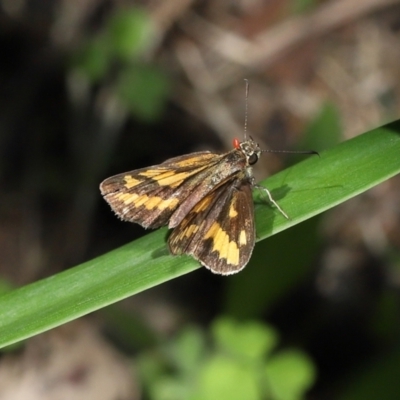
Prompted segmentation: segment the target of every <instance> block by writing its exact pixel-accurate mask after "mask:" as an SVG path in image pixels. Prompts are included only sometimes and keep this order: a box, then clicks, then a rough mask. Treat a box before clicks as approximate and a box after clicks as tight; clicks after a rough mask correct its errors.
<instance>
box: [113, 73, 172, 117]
mask: <svg viewBox="0 0 400 400" xmlns="http://www.w3.org/2000/svg"><path fill="white" fill-rule="evenodd" d="M116 90H117V93H118V95H119V98H120V99H121V101H122V102H123V103H124V104H125V105H126V106H127V107H128V109H129V110H131V111H132V112H133V113H134V114H135V115H137V116H138V117H140V118H142V119H144V120H146V121H153V120H155V119H157V118H158V117H159V116H160V115H161V113H162V111H163V110H164V106H165V103H166V100H167V95H168V91H169V83H168V80H167V79H166V77H165V76H164V75H163V74H162V73H161V72H160V71H159V70H158V69H156V68H154V67H151V66H149V65H143V66H139V65H135V66H129V67H128V68H125V69H124V70H122V71H121V72H120V74H119V75H118V80H117V86H116Z"/></svg>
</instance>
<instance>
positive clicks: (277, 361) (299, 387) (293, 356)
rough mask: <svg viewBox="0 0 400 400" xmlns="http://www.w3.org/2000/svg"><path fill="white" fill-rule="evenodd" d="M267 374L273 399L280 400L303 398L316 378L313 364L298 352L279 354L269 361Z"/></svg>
mask: <svg viewBox="0 0 400 400" xmlns="http://www.w3.org/2000/svg"><path fill="white" fill-rule="evenodd" d="M266 374H267V381H268V382H269V384H270V387H271V391H272V393H273V398H276V399H280V400H299V399H301V398H303V395H304V393H305V392H306V391H307V390H308V389H309V388H310V387H311V386H312V385H313V383H314V381H315V377H316V373H315V369H314V365H313V363H312V362H311V360H310V359H309V358H308V357H307V356H306V355H305V354H304V353H302V352H300V351H298V350H286V351H281V352H279V353H278V354H277V355H276V356H274V357H273V358H271V359H270V360H269V361H268V363H267V366H266Z"/></svg>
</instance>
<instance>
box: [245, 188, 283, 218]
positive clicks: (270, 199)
mask: <svg viewBox="0 0 400 400" xmlns="http://www.w3.org/2000/svg"><path fill="white" fill-rule="evenodd" d="M253 187H255V188H256V189H259V190H261V191H262V192H264V193H267V196H268V198H269V201H270V202H271V203H272V204H273V205H274V206H275V207H276V208H277V209H278V210H279V211H280V213H281V214H282V215H283V216H284V217H285V218H286V219H290V218H289V217H288V215H287V214H286V213H285V211H283V210H282V208H280V207H279V204H278V203H277V202H276V201H275V200H274V199H273V197H272V195H271V192H270V191H269V190H268V189H267V188H266V187H264V186H261V185H253Z"/></svg>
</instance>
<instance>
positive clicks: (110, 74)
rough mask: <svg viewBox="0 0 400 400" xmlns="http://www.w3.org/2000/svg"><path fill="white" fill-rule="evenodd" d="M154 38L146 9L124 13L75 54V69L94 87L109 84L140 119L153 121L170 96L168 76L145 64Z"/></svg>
mask: <svg viewBox="0 0 400 400" xmlns="http://www.w3.org/2000/svg"><path fill="white" fill-rule="evenodd" d="M154 37H155V32H154V29H153V26H152V22H151V20H150V18H149V16H148V15H147V13H146V12H145V11H144V10H142V9H140V8H137V7H134V8H129V9H126V10H123V11H121V10H120V11H118V12H116V13H115V14H114V15H112V16H111V17H110V19H109V21H108V23H106V24H105V26H104V28H103V30H102V31H101V32H99V33H98V34H95V35H93V36H92V37H90V38H88V39H87V41H86V42H85V43H84V44H83V45H82V46H81V47H80V48H79V49H78V50H77V51H76V52H75V54H73V55H72V57H71V59H72V65H71V66H72V69H73V70H75V71H77V72H78V73H79V74H81V76H84V77H85V78H86V79H87V81H88V82H90V83H91V84H92V85H94V84H97V83H100V82H101V83H102V84H103V85H104V84H106V85H108V86H109V87H110V88H111V92H112V93H114V95H115V96H116V97H117V98H118V99H119V101H120V102H121V105H124V106H125V107H126V108H127V109H128V110H129V111H130V112H132V113H133V114H134V115H135V116H136V117H137V118H140V119H142V120H144V121H153V120H155V119H157V118H158V117H159V116H160V115H161V113H162V111H163V109H164V105H165V102H166V100H167V96H168V93H169V81H168V79H167V78H166V76H165V74H164V73H163V72H162V71H161V70H160V69H159V68H157V67H156V66H155V65H153V64H151V63H150V62H146V61H145V59H146V54H147V53H148V52H151V46H152V40H153V39H154Z"/></svg>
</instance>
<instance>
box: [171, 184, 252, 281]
mask: <svg viewBox="0 0 400 400" xmlns="http://www.w3.org/2000/svg"><path fill="white" fill-rule="evenodd" d="M168 243H169V248H170V251H171V253H173V254H184V253H186V254H190V255H192V256H193V257H194V258H196V259H197V260H198V261H200V262H201V263H202V264H203V265H204V266H205V267H207V268H208V269H210V270H211V271H212V272H214V273H217V274H222V275H230V274H234V273H236V272H239V271H240V270H241V269H243V268H244V267H245V266H246V264H247V263H248V261H249V259H250V256H251V253H252V251H253V248H254V243H255V227H254V206H253V197H252V191H251V185H250V183H249V182H248V181H247V180H245V179H243V180H240V179H236V180H235V181H232V180H230V181H227V182H226V183H224V184H223V185H221V186H220V187H218V188H217V189H215V190H213V191H212V192H210V193H209V194H208V195H207V196H205V197H204V198H202V199H201V200H200V201H199V202H198V203H197V204H196V205H195V206H194V207H193V209H192V210H191V211H190V212H189V213H188V214H187V215H186V216H185V218H184V219H183V220H182V221H181V223H180V224H179V225H178V226H177V227H176V228H175V229H174V230H173V231H172V233H171V235H170V237H169V241H168Z"/></svg>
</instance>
